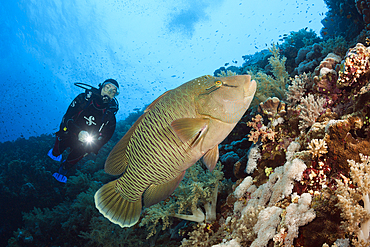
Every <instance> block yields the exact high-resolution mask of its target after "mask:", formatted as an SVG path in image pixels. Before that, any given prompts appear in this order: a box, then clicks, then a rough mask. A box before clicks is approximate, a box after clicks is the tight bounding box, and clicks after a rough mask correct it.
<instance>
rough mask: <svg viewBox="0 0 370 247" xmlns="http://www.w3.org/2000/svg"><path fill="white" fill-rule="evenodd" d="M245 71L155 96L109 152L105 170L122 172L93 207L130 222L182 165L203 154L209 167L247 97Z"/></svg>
mask: <svg viewBox="0 0 370 247" xmlns="http://www.w3.org/2000/svg"><path fill="white" fill-rule="evenodd" d="M255 89H256V83H255V82H254V81H251V80H250V76H247V75H243V76H234V77H224V78H217V77H212V76H203V77H199V78H196V79H194V80H192V81H189V82H187V83H185V84H183V85H181V86H179V87H177V88H175V89H173V90H170V91H168V92H166V93H164V94H163V95H162V96H160V97H159V98H158V99H156V100H155V101H154V102H153V103H152V104H150V105H149V106H148V108H147V109H146V110H145V112H144V114H143V116H141V117H140V118H139V119H138V120H137V121H136V122H135V123H134V124H133V126H132V127H131V128H130V130H129V131H128V132H127V133H126V135H125V136H124V137H123V138H122V139H121V140H120V141H119V142H118V143H117V145H116V146H115V147H114V148H113V150H112V151H111V153H110V155H109V157H108V159H107V161H106V164H105V170H106V171H107V172H108V173H111V174H112V175H118V174H120V173H123V174H122V176H121V177H120V178H119V179H117V180H114V181H112V182H109V183H108V184H106V185H104V186H103V187H102V188H100V189H99V190H98V191H97V192H96V194H95V204H96V207H97V208H98V210H99V211H100V212H101V213H102V214H103V215H104V216H105V217H107V218H108V219H109V220H110V221H112V222H113V223H116V224H119V225H120V226H121V227H129V226H132V225H134V224H135V223H136V222H137V221H138V220H139V218H140V213H141V208H142V204H144V206H150V205H153V204H155V203H158V202H160V201H161V200H163V199H165V198H166V197H168V196H169V195H170V194H171V193H172V192H173V191H174V190H175V188H176V187H177V186H178V184H179V183H180V181H181V180H182V178H183V176H184V174H185V170H186V169H187V168H189V167H190V166H192V165H193V164H194V163H195V162H196V161H197V160H199V159H200V158H201V157H202V156H203V155H204V159H203V160H204V162H205V164H206V166H207V167H208V168H209V169H210V170H211V171H212V170H213V168H214V166H215V164H216V162H217V159H218V148H217V146H218V144H219V143H220V142H221V141H222V140H223V139H224V138H226V136H227V135H228V134H229V133H230V132H231V130H232V129H233V128H234V127H235V125H236V123H237V122H238V121H239V120H240V118H241V117H242V115H243V114H244V112H245V111H246V110H247V108H248V106H249V104H250V102H251V100H252V99H253V96H254V92H255Z"/></svg>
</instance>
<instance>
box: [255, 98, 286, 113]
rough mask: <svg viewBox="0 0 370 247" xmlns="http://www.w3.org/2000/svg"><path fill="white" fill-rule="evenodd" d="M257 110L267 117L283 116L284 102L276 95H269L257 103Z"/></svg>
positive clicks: (284, 111)
mask: <svg viewBox="0 0 370 247" xmlns="http://www.w3.org/2000/svg"><path fill="white" fill-rule="evenodd" d="M258 112H260V113H263V114H265V115H266V116H267V117H268V118H275V117H278V116H277V115H279V116H283V115H284V114H285V113H286V110H285V103H284V102H282V101H280V99H279V98H277V97H272V98H271V97H270V98H268V99H267V100H266V101H265V102H261V103H260V104H259V106H258Z"/></svg>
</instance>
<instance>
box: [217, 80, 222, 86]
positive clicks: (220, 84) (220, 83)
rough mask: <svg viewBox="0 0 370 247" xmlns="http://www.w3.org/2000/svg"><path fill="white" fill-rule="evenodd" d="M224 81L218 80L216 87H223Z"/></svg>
mask: <svg viewBox="0 0 370 247" xmlns="http://www.w3.org/2000/svg"><path fill="white" fill-rule="evenodd" d="M222 84H223V83H222V81H220V80H218V81H215V86H216V87H221V86H222Z"/></svg>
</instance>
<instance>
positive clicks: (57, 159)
mask: <svg viewBox="0 0 370 247" xmlns="http://www.w3.org/2000/svg"><path fill="white" fill-rule="evenodd" d="M48 156H49V157H50V158H52V159H53V160H55V161H59V162H60V161H62V155H61V154H59V155H58V156H54V155H53V149H50V150H49V152H48Z"/></svg>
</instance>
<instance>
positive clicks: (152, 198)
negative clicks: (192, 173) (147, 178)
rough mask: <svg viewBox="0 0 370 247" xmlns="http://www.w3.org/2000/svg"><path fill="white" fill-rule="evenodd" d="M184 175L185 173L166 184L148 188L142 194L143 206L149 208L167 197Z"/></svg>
mask: <svg viewBox="0 0 370 247" xmlns="http://www.w3.org/2000/svg"><path fill="white" fill-rule="evenodd" d="M184 175H185V171H183V172H182V173H180V175H179V176H177V177H176V178H174V179H173V180H171V181H169V182H167V183H164V184H160V185H154V184H152V185H150V186H149V188H148V189H147V190H146V191H145V192H144V206H145V207H149V206H151V205H154V204H156V203H158V202H160V201H162V200H164V199H166V198H167V197H169V196H170V195H171V194H172V192H173V191H174V190H175V189H176V188H177V186H179V183H180V182H181V180H182V179H183V177H184Z"/></svg>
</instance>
